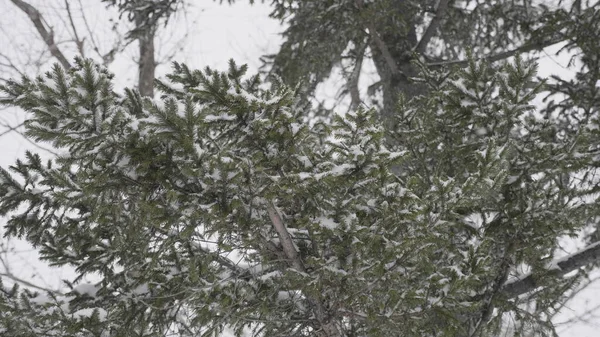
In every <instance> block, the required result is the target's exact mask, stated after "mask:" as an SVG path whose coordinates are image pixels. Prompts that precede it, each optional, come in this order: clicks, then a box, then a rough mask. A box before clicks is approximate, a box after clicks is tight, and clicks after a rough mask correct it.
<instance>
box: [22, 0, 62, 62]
mask: <svg viewBox="0 0 600 337" xmlns="http://www.w3.org/2000/svg"><path fill="white" fill-rule="evenodd" d="M10 1H11V2H12V3H13V4H15V6H17V7H18V8H19V9H20V10H22V11H23V12H24V13H25V14H27V16H28V17H29V20H31V22H32V23H33V25H34V26H35V28H36V30H37V31H38V33H39V34H40V36H41V37H42V39H43V40H44V42H45V43H46V45H47V46H48V49H49V50H50V54H51V55H52V56H54V57H55V58H56V59H57V60H58V62H59V63H60V64H61V65H62V66H63V67H64V68H66V69H70V68H71V64H70V63H69V61H67V58H66V57H65V55H64V54H63V53H62V51H61V50H60V49H59V48H58V46H57V45H56V42H55V41H54V32H53V31H52V29H50V30H48V29H46V26H45V25H44V22H43V17H42V14H41V13H40V11H38V10H37V9H36V8H35V7H33V6H32V5H30V4H28V3H27V2H25V1H23V0H10Z"/></svg>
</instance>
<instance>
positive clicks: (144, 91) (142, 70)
mask: <svg viewBox="0 0 600 337" xmlns="http://www.w3.org/2000/svg"><path fill="white" fill-rule="evenodd" d="M135 23H136V26H137V27H140V26H141V25H142V24H143V18H141V17H139V16H138V17H137V18H136V20H135ZM155 34H156V27H155V26H150V27H147V28H145V29H143V30H141V31H140V32H139V35H138V36H137V40H138V43H139V52H140V59H139V61H138V90H139V91H140V95H142V96H147V97H153V96H154V76H155V70H156V60H155V57H154V36H155Z"/></svg>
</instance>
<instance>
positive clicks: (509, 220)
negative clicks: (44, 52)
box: [0, 58, 598, 337]
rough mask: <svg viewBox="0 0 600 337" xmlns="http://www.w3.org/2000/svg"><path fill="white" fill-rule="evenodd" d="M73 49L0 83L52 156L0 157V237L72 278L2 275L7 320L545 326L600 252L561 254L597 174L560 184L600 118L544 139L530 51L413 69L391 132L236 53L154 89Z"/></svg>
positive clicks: (260, 329) (116, 324)
mask: <svg viewBox="0 0 600 337" xmlns="http://www.w3.org/2000/svg"><path fill="white" fill-rule="evenodd" d="M76 63H77V67H74V68H73V69H71V70H68V71H66V70H63V69H62V68H60V67H59V66H56V67H55V68H53V70H52V71H51V72H49V73H47V74H46V76H45V77H39V78H37V79H28V78H24V79H23V80H21V81H14V82H11V83H9V84H7V85H5V86H2V87H1V90H2V92H3V96H2V103H4V104H10V105H15V106H19V107H21V108H23V109H25V110H27V111H29V112H30V113H31V119H30V120H29V121H28V122H27V134H28V135H29V136H30V137H32V138H33V139H35V140H37V141H44V142H50V143H52V145H53V146H55V147H56V148H57V149H59V150H61V151H62V152H61V153H62V155H61V156H59V157H58V158H55V159H51V160H48V161H46V162H43V161H42V160H41V159H40V156H39V155H37V154H35V153H31V152H28V153H27V154H26V156H25V158H23V159H22V160H18V161H17V162H16V163H15V165H13V166H12V167H10V169H9V170H4V169H2V170H1V171H0V175H1V177H2V178H1V179H0V212H1V213H2V214H4V215H8V216H9V221H8V223H7V225H6V230H7V232H8V235H13V236H17V237H21V238H25V239H27V240H28V241H29V242H31V243H32V244H33V245H34V246H35V247H37V248H38V249H39V251H40V254H41V256H42V257H43V259H45V260H47V261H49V262H50V263H51V264H52V265H58V266H60V265H70V266H73V267H74V268H75V269H76V271H77V273H78V275H79V277H78V278H77V279H75V280H70V282H69V283H68V285H69V287H70V289H71V291H70V292H69V293H67V294H65V296H56V295H51V294H43V293H33V292H31V291H29V290H26V289H19V288H18V287H17V286H14V287H13V288H12V289H6V288H4V287H3V288H2V292H0V306H1V307H2V315H1V316H0V322H1V325H0V326H1V327H2V329H3V330H2V332H3V333H4V334H6V335H10V336H165V335H175V336H200V335H207V336H208V335H215V334H217V335H218V334H219V333H220V332H222V331H223V329H224V328H229V329H232V331H234V333H235V334H236V335H239V336H242V335H261V336H328V337H331V336H482V335H495V334H497V333H498V332H499V331H500V330H501V329H503V322H504V319H505V318H507V317H509V316H510V317H511V319H513V320H515V321H516V322H518V324H517V326H516V328H518V329H520V330H519V331H518V334H520V335H550V334H552V333H553V327H552V325H551V323H550V322H549V321H548V320H547V319H548V314H550V313H552V310H554V308H555V307H556V306H557V305H558V304H559V303H560V298H561V296H562V295H563V294H564V292H565V289H568V288H569V287H571V286H572V285H573V284H574V283H575V282H577V280H578V278H566V279H564V278H562V277H560V276H562V275H564V274H565V273H568V272H570V271H573V270H575V269H577V268H578V267H580V266H581V265H582V264H585V263H589V262H590V261H591V260H590V259H591V258H593V257H594V255H597V254H598V253H597V252H596V250H597V249H589V250H588V251H587V253H588V255H591V257H590V256H588V255H585V254H584V255H579V256H576V258H572V259H563V260H558V261H556V260H554V259H553V253H554V250H555V248H556V245H557V239H558V238H559V237H561V236H564V235H575V234H576V233H577V231H578V230H579V229H581V228H582V227H584V226H585V225H586V224H587V221H588V220H589V219H592V218H594V217H597V216H598V210H597V207H594V205H593V203H591V202H590V200H589V199H585V198H582V196H585V195H588V194H590V193H593V192H594V191H595V190H597V187H596V186H597V185H594V184H595V183H596V182H595V181H594V177H593V176H591V175H585V174H584V175H582V176H581V177H580V178H579V180H578V183H577V184H575V183H569V182H566V184H565V182H564V180H561V178H562V176H563V175H565V174H578V173H581V172H583V173H585V172H588V171H589V169H590V168H592V167H594V165H597V158H598V154H597V151H598V143H597V139H598V137H597V130H598V119H597V118H596V119H593V118H592V119H589V120H587V121H586V124H585V125H582V127H581V128H580V129H579V131H578V132H577V136H576V137H566V136H565V137H564V138H561V139H560V142H559V143H558V142H557V141H556V139H554V138H553V135H554V134H555V132H556V125H555V123H553V122H552V121H548V120H545V119H543V118H539V116H536V115H535V114H533V112H534V111H535V109H534V107H533V106H532V105H531V100H532V99H533V98H534V97H535V95H536V93H537V92H538V91H539V90H542V87H541V86H538V87H536V88H530V85H529V84H530V82H531V80H532V78H533V77H534V76H535V71H536V67H535V64H533V63H531V62H527V61H524V60H521V59H520V58H517V60H516V61H515V63H514V64H508V65H504V66H501V67H496V68H493V67H490V66H489V65H487V64H486V63H484V62H477V61H475V60H473V59H471V61H470V63H469V66H468V67H466V68H465V69H461V70H454V71H448V72H432V71H428V70H426V69H424V70H423V72H422V80H423V82H422V85H423V86H426V87H427V92H428V94H427V95H424V96H420V97H418V98H415V99H413V100H401V101H400V102H399V104H398V106H397V108H396V109H397V110H396V114H395V116H396V118H395V122H394V128H384V125H383V123H382V121H381V120H380V119H379V118H378V117H377V113H376V111H375V110H372V109H371V110H369V109H362V108H359V109H357V110H355V111H351V112H349V113H347V114H345V115H336V116H335V117H334V118H333V120H332V122H331V123H320V122H317V123H315V122H314V121H312V120H310V119H307V118H306V114H307V111H305V105H304V104H303V103H302V100H301V99H299V98H298V89H293V88H290V87H287V86H285V85H284V84H283V83H281V82H280V81H274V82H273V83H271V84H270V85H268V86H267V85H265V84H264V83H261V80H260V77H259V76H256V75H255V76H246V75H245V73H246V67H243V66H242V67H238V66H237V65H236V64H235V63H233V62H231V63H230V68H229V70H228V71H227V72H225V73H221V72H217V71H214V70H212V69H205V70H204V71H199V70H191V69H189V68H187V67H186V66H185V65H182V64H174V67H173V72H172V74H171V75H169V76H168V81H164V82H161V81H159V82H158V88H159V90H160V91H161V93H162V94H161V98H160V99H156V100H153V99H151V98H142V97H141V96H140V95H139V94H138V93H137V92H136V91H133V90H126V91H125V93H123V94H118V93H115V92H114V91H113V90H112V87H111V78H112V75H111V74H109V73H108V72H107V71H106V70H105V69H103V68H101V67H99V66H97V65H94V64H93V63H92V62H91V61H89V60H78V61H77V62H76ZM390 140H396V141H390ZM393 171H394V172H397V174H395V173H393ZM521 265H526V266H528V267H530V268H531V270H532V272H531V273H530V274H525V275H516V274H515V272H517V271H518V269H517V267H518V266H521ZM85 275H95V276H97V277H98V278H99V281H98V282H97V283H94V284H85V283H81V282H80V279H82V278H83V277H84V276H85ZM532 283H533V286H532V285H531V284H532ZM531 302H535V304H536V311H535V312H534V313H531V312H530V311H528V310H526V308H525V307H524V305H525V304H527V303H531Z"/></svg>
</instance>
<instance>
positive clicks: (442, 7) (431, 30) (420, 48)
mask: <svg viewBox="0 0 600 337" xmlns="http://www.w3.org/2000/svg"><path fill="white" fill-rule="evenodd" d="M449 1H450V0H439V2H438V5H437V8H436V10H435V15H434V16H433V18H432V19H431V23H429V26H428V27H427V29H426V30H425V33H423V37H421V40H420V41H419V42H418V43H417V45H416V46H415V49H414V50H415V51H416V52H417V53H419V54H423V53H424V52H425V50H427V45H428V44H429V41H430V40H431V38H432V37H433V34H435V31H436V29H437V28H438V27H439V26H440V23H441V21H442V17H443V16H444V14H445V13H446V9H447V8H448V2H449Z"/></svg>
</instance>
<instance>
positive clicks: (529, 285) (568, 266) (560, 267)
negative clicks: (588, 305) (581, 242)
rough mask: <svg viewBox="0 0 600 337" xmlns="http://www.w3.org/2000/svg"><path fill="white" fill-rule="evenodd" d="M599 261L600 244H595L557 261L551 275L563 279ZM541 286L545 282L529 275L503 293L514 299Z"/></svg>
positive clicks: (505, 287) (503, 288)
mask: <svg viewBox="0 0 600 337" xmlns="http://www.w3.org/2000/svg"><path fill="white" fill-rule="evenodd" d="M598 261H600V242H595V243H593V244H591V245H589V246H587V247H586V248H584V249H583V250H581V251H579V252H577V253H575V254H572V255H569V256H567V257H565V258H562V259H560V260H558V261H556V262H555V264H556V267H557V268H555V269H552V270H550V271H549V273H550V274H551V275H552V276H554V277H561V276H564V275H566V274H568V273H570V272H572V271H574V270H577V269H579V268H581V267H584V266H587V265H589V264H590V263H592V262H598ZM541 286H543V280H539V279H538V276H537V275H534V274H529V275H527V276H524V277H522V278H520V279H519V280H517V281H514V282H510V283H507V284H505V285H504V286H503V287H502V290H501V291H502V293H503V294H504V295H505V296H507V297H511V298H512V297H517V296H519V295H523V294H525V293H528V292H530V291H532V290H535V289H536V288H538V287H541Z"/></svg>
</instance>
